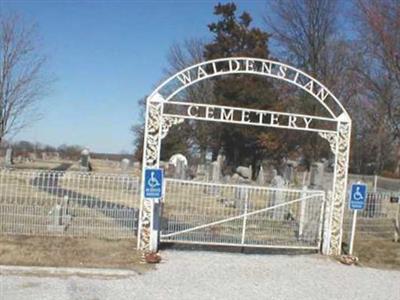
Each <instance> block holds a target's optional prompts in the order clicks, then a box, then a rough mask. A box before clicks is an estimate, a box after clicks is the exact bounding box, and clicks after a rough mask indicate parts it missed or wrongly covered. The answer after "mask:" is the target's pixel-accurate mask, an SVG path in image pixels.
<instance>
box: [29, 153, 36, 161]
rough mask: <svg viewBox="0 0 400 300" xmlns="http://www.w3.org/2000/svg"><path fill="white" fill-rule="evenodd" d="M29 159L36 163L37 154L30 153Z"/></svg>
mask: <svg viewBox="0 0 400 300" xmlns="http://www.w3.org/2000/svg"><path fill="white" fill-rule="evenodd" d="M28 157H29V159H30V160H31V161H35V160H36V159H37V156H36V153H35V152H30V153H28Z"/></svg>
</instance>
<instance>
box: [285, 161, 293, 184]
mask: <svg viewBox="0 0 400 300" xmlns="http://www.w3.org/2000/svg"><path fill="white" fill-rule="evenodd" d="M295 167H296V162H294V161H291V160H288V161H287V162H286V165H285V168H284V178H285V181H286V182H287V183H293V181H294V169H295Z"/></svg>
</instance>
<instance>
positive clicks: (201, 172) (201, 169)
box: [196, 164, 207, 181]
mask: <svg viewBox="0 0 400 300" xmlns="http://www.w3.org/2000/svg"><path fill="white" fill-rule="evenodd" d="M206 170H207V169H206V165H203V164H200V165H198V166H197V170H196V180H200V181H202V180H205V179H206V176H207V175H206V174H207V172H206Z"/></svg>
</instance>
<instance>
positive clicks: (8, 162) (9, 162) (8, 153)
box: [4, 147, 14, 168]
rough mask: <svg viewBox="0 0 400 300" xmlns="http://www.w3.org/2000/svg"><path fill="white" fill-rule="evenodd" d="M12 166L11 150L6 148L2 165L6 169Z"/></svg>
mask: <svg viewBox="0 0 400 300" xmlns="http://www.w3.org/2000/svg"><path fill="white" fill-rule="evenodd" d="M13 164H14V161H13V149H12V148H11V147H10V148H7V150H6V157H5V161H4V165H5V167H6V168H10V167H12V165H13Z"/></svg>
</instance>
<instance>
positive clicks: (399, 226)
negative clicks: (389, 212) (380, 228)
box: [394, 202, 400, 243]
mask: <svg viewBox="0 0 400 300" xmlns="http://www.w3.org/2000/svg"><path fill="white" fill-rule="evenodd" d="M399 218H400V202H399V204H398V205H397V212H396V219H395V221H394V241H395V242H396V243H397V242H398V241H399V234H400V220H399Z"/></svg>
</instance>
